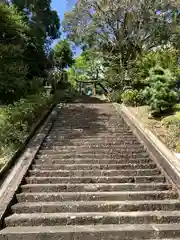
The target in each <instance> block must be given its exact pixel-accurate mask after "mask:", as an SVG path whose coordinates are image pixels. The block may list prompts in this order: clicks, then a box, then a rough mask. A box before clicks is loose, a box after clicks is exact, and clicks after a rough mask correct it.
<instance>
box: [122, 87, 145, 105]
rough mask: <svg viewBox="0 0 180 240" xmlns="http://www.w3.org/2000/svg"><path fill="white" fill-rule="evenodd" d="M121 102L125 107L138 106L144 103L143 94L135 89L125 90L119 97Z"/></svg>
mask: <svg viewBox="0 0 180 240" xmlns="http://www.w3.org/2000/svg"><path fill="white" fill-rule="evenodd" d="M121 100H122V102H123V103H124V104H125V105H127V106H139V105H142V104H143V103H144V97H143V94H142V92H141V91H138V90H137V89H134V90H133V89H127V90H125V91H124V92H123V93H122V95H121Z"/></svg>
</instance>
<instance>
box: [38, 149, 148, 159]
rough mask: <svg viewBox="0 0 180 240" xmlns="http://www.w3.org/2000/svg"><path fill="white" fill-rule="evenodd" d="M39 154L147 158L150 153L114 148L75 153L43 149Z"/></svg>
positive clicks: (74, 151) (79, 150)
mask: <svg viewBox="0 0 180 240" xmlns="http://www.w3.org/2000/svg"><path fill="white" fill-rule="evenodd" d="M39 154H42V155H43V154H45V155H46V154H47V155H52V156H53V155H57V156H62V157H63V156H74V155H80V156H92V155H95V156H104V155H111V156H119V157H121V156H124V155H125V156H132V155H134V156H138V155H140V156H143V157H147V156H148V153H147V152H146V151H145V149H143V148H142V149H141V148H135V149H129V148H127V147H126V148H124V149H121V150H119V149H118V150H115V149H113V148H110V149H108V148H107V149H98V150H94V151H93V150H92V149H78V148H77V149H74V150H73V151H68V150H62V151H61V150H57V149H53V150H49V149H41V150H40V151H39Z"/></svg>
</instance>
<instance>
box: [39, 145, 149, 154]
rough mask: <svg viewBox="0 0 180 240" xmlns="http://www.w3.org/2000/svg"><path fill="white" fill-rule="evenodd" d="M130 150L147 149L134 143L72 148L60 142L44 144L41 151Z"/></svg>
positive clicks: (87, 151)
mask: <svg viewBox="0 0 180 240" xmlns="http://www.w3.org/2000/svg"><path fill="white" fill-rule="evenodd" d="M127 149H128V150H129V149H130V151H131V152H136V151H139V152H140V151H141V152H142V151H145V148H144V147H143V146H134V145H132V146H131V147H128V146H127V145H122V146H120V145H111V146H104V147H99V146H97V147H91V145H87V146H76V147H72V148H70V147H67V148H65V147H61V145H58V144H54V145H53V146H50V144H49V145H47V146H46V145H43V146H42V147H41V151H42V152H44V151H45V152H49V153H51V152H54V151H56V152H58V151H59V152H63V153H66V152H69V151H71V152H79V151H81V152H83V153H89V152H98V153H99V152H100V153H101V152H111V151H113V152H123V151H124V150H125V151H126V150H127Z"/></svg>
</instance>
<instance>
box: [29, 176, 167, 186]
mask: <svg viewBox="0 0 180 240" xmlns="http://www.w3.org/2000/svg"><path fill="white" fill-rule="evenodd" d="M153 182H154V183H155V182H158V183H163V182H165V177H164V176H161V175H159V176H121V177H120V176H117V177H114V176H111V177H108V176H106V177H102V176H98V177H93V176H91V177H90V176H89V177H87V176H86V177H77V176H76V177H26V183H28V184H44V183H45V184H46V183H56V184H57V183H153Z"/></svg>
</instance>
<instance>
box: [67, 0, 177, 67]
mask: <svg viewBox="0 0 180 240" xmlns="http://www.w3.org/2000/svg"><path fill="white" fill-rule="evenodd" d="M179 6H180V3H179V1H173V0H168V1H167V0H166V1H159V0H154V1H152V0H98V1H97V0H88V1H87V0H79V1H78V3H77V4H76V6H75V7H74V8H73V10H72V11H71V12H69V13H67V14H66V17H65V21H64V23H63V26H64V30H65V31H66V33H67V35H68V37H69V38H70V39H72V40H74V41H75V42H77V43H82V44H85V45H89V46H90V47H92V46H93V47H96V48H97V49H99V50H100V51H101V52H103V54H104V57H105V58H107V59H109V61H116V62H117V63H118V64H119V65H122V66H123V67H125V68H127V65H128V63H129V62H130V61H133V60H134V59H136V57H137V55H139V54H141V52H142V51H143V50H150V49H152V48H154V47H157V46H159V45H164V44H168V43H170V42H171V41H173V36H176V33H177V23H178V22H177V19H178V16H179V12H178V11H176V10H177V8H178V7H179ZM170 11H171V12H173V13H175V17H174V21H169V12H170Z"/></svg>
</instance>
